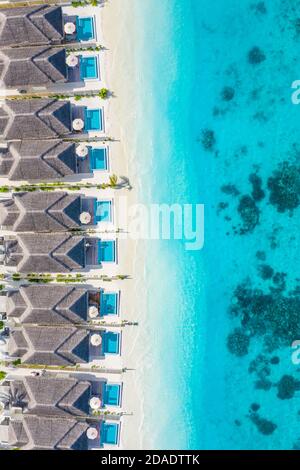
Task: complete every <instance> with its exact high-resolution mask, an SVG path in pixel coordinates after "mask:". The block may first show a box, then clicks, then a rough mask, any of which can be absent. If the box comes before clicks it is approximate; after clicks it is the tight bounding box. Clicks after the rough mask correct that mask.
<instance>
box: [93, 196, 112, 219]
mask: <svg viewBox="0 0 300 470" xmlns="http://www.w3.org/2000/svg"><path fill="white" fill-rule="evenodd" d="M111 205H112V204H111V201H97V202H96V211H95V216H96V223H98V222H111V220H112V210H111Z"/></svg>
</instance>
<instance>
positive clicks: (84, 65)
mask: <svg viewBox="0 0 300 470" xmlns="http://www.w3.org/2000/svg"><path fill="white" fill-rule="evenodd" d="M80 78H81V80H92V79H96V78H98V60H97V57H94V56H93V57H80Z"/></svg>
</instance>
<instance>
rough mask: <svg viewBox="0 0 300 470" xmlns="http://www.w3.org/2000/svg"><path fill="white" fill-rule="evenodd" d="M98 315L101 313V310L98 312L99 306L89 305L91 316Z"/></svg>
mask: <svg viewBox="0 0 300 470" xmlns="http://www.w3.org/2000/svg"><path fill="white" fill-rule="evenodd" d="M98 315H99V312H98V309H97V307H95V305H91V306H90V307H89V317H90V318H96V317H98Z"/></svg>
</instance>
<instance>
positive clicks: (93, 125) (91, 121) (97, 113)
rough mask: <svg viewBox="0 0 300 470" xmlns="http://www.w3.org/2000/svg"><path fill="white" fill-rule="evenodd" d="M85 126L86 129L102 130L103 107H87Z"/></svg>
mask: <svg viewBox="0 0 300 470" xmlns="http://www.w3.org/2000/svg"><path fill="white" fill-rule="evenodd" d="M84 114H85V119H84V128H85V130H86V131H102V111H101V109H85V113H84Z"/></svg>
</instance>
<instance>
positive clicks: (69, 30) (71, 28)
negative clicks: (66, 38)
mask: <svg viewBox="0 0 300 470" xmlns="http://www.w3.org/2000/svg"><path fill="white" fill-rule="evenodd" d="M64 30H65V33H66V34H74V33H75V31H76V25H75V23H71V21H69V22H68V23H66V24H65V26H64Z"/></svg>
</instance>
